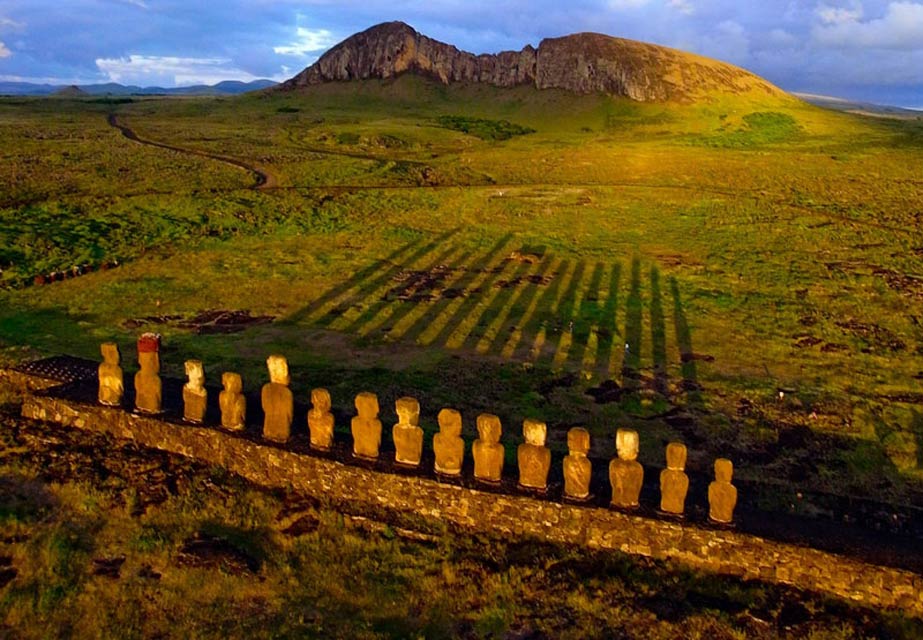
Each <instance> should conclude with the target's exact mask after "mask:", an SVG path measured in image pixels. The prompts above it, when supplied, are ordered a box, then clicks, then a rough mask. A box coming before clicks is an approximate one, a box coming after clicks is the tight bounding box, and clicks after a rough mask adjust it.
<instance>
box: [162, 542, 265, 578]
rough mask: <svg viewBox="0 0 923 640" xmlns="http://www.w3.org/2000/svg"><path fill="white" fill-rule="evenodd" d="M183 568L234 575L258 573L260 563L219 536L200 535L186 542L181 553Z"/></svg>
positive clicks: (180, 559) (180, 560)
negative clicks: (204, 568)
mask: <svg viewBox="0 0 923 640" xmlns="http://www.w3.org/2000/svg"><path fill="white" fill-rule="evenodd" d="M179 565H180V566H182V567H209V568H220V569H221V570H223V571H227V572H228V573H232V574H234V575H241V574H243V573H246V572H250V573H258V572H259V570H260V561H259V560H257V559H256V558H254V557H253V556H251V555H250V554H248V553H246V552H244V551H242V550H241V549H238V548H237V547H235V546H234V545H233V544H231V543H230V542H228V541H227V540H225V539H224V538H221V537H218V536H211V535H208V534H201V533H200V534H199V535H197V536H195V537H193V538H190V539H188V540H186V542H185V544H184V545H183V548H182V549H180V552H179Z"/></svg>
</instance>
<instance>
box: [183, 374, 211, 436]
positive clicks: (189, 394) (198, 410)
mask: <svg viewBox="0 0 923 640" xmlns="http://www.w3.org/2000/svg"><path fill="white" fill-rule="evenodd" d="M185 366H186V377H187V378H188V380H187V382H186V384H184V385H183V419H184V420H186V421H187V422H195V423H201V422H204V421H205V407H206V406H207V402H208V392H207V391H206V390H205V367H204V366H203V365H202V362H201V361H200V360H187V361H186V365H185Z"/></svg>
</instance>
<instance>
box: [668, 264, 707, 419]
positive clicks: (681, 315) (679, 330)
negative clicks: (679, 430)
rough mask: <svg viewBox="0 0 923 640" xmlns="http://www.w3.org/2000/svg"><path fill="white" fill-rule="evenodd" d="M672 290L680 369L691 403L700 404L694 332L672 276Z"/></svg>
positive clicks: (688, 399) (687, 397)
mask: <svg viewBox="0 0 923 640" xmlns="http://www.w3.org/2000/svg"><path fill="white" fill-rule="evenodd" d="M670 290H671V292H672V293H673V324H674V326H675V328H676V343H677V345H678V346H679V355H680V371H681V372H682V376H683V389H685V391H686V399H687V401H688V403H689V404H691V405H695V404H700V403H701V401H702V396H701V392H700V387H699V378H698V373H697V372H696V366H695V352H694V351H693V350H692V332H691V331H690V330H689V321H688V320H687V319H686V311H685V310H684V309H683V300H682V298H681V297H680V294H679V285H677V283H676V278H670Z"/></svg>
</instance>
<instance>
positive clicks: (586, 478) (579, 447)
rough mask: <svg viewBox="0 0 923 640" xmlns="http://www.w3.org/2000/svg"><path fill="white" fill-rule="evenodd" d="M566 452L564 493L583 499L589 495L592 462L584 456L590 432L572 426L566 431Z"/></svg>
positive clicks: (576, 498) (570, 496)
mask: <svg viewBox="0 0 923 640" xmlns="http://www.w3.org/2000/svg"><path fill="white" fill-rule="evenodd" d="M567 450H568V454H567V456H566V457H565V458H564V495H566V496H567V497H568V498H572V499H574V500H583V499H585V498H587V497H589V495H590V479H591V478H592V475H593V464H592V463H591V462H590V460H589V458H587V457H586V454H587V452H588V451H589V450H590V432H589V431H587V430H586V429H583V428H581V427H574V428H573V429H571V430H570V431H568V432H567Z"/></svg>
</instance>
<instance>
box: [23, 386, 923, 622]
mask: <svg viewBox="0 0 923 640" xmlns="http://www.w3.org/2000/svg"><path fill="white" fill-rule="evenodd" d="M25 377H28V376H25ZM59 384H60V383H59ZM25 386H27V387H30V388H33V389H34V388H36V387H41V386H45V385H37V384H36V385H25ZM58 389H64V390H65V392H56V389H50V390H47V389H46V390H45V391H35V392H33V393H30V394H28V395H27V396H26V398H25V400H24V402H23V406H22V415H23V416H24V417H26V418H31V419H36V420H45V421H50V422H55V423H59V424H61V425H63V426H66V427H73V428H78V429H85V430H90V431H95V432H102V433H107V434H110V435H112V436H114V437H117V438H122V439H126V440H131V441H134V442H136V443H137V444H139V445H142V446H145V447H150V448H155V449H159V450H163V451H167V452H170V453H176V454H180V455H184V456H187V457H190V458H194V459H196V460H199V461H202V462H206V463H209V464H215V465H219V466H222V467H224V468H226V469H227V470H228V471H231V472H233V473H236V474H238V475H240V476H242V477H244V478H246V479H248V480H250V481H252V482H254V483H257V484H260V485H263V486H266V487H272V488H284V489H289V490H292V491H294V492H296V493H300V494H305V495H309V496H312V497H314V498H317V499H319V500H321V501H323V502H325V503H327V504H330V505H331V506H334V507H342V508H345V509H346V510H347V511H349V512H351V513H367V514H369V515H372V516H375V515H378V514H383V513H384V514H396V515H398V516H400V517H404V518H416V519H423V520H425V521H428V522H430V523H433V524H435V525H448V526H452V527H457V528H460V529H463V530H469V531H483V532H488V533H491V534H494V535H497V534H499V535H507V536H511V537H529V538H533V539H538V540H545V541H550V542H556V543H564V544H574V545H580V546H585V547H590V548H595V549H608V550H613V551H618V552H622V553H627V554H634V555H642V556H649V557H652V558H657V559H661V560H666V561H671V562H677V563H680V564H682V565H684V566H686V567H689V568H693V569H697V570H702V571H705V572H711V573H716V574H722V575H733V576H738V577H740V578H743V579H748V580H750V579H752V580H762V581H766V582H775V583H783V584H789V585H794V586H797V587H799V588H803V589H808V590H812V591H820V592H827V593H830V594H833V595H836V596H839V597H842V598H845V599H848V600H851V601H854V602H858V603H861V604H864V605H867V606H875V607H885V608H900V609H902V610H904V611H905V612H906V613H908V614H910V615H914V616H923V576H921V575H919V574H917V573H915V572H913V571H909V570H907V569H902V568H896V567H886V566H880V565H877V564H873V563H870V562H865V561H863V560H859V559H856V558H853V557H847V556H844V555H839V554H835V553H830V552H827V551H821V550H818V549H813V548H810V547H805V546H799V545H795V544H790V543H786V542H779V541H775V540H769V539H765V538H762V537H760V536H754V535H750V534H746V533H742V532H740V531H735V530H728V529H718V528H710V527H708V526H706V525H702V524H695V523H691V522H688V521H687V522H683V521H670V520H663V519H652V518H647V517H642V516H639V515H635V514H633V513H623V512H620V511H614V510H611V509H606V508H600V507H599V506H597V505H595V504H589V505H579V504H569V503H567V502H559V501H554V500H550V499H547V498H543V497H538V496H530V495H526V494H511V493H504V492H503V490H501V489H494V488H491V487H479V486H477V485H473V484H471V483H468V482H458V481H449V482H443V481H440V480H439V479H438V478H435V477H432V476H431V475H428V474H421V473H402V472H394V470H390V469H386V468H383V466H382V465H375V464H371V465H368V464H358V463H348V464H347V463H344V462H343V461H342V460H338V459H337V456H336V455H333V454H323V453H318V452H315V451H312V450H309V449H308V448H307V447H305V446H291V445H275V444H272V443H268V442H265V441H262V440H261V439H260V438H259V437H258V436H257V435H256V434H254V433H252V432H245V433H234V432H229V431H225V430H222V429H220V428H217V427H209V426H192V425H188V424H182V423H178V422H175V421H170V420H169V419H158V418H152V417H146V416H139V415H134V414H132V413H130V412H128V411H126V410H124V409H121V408H110V407H102V406H99V405H96V404H94V403H92V402H91V401H89V400H79V399H74V398H75V397H77V398H80V397H83V396H85V395H86V394H83V396H82V395H81V394H79V393H78V394H68V393H66V387H59V388H58Z"/></svg>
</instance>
